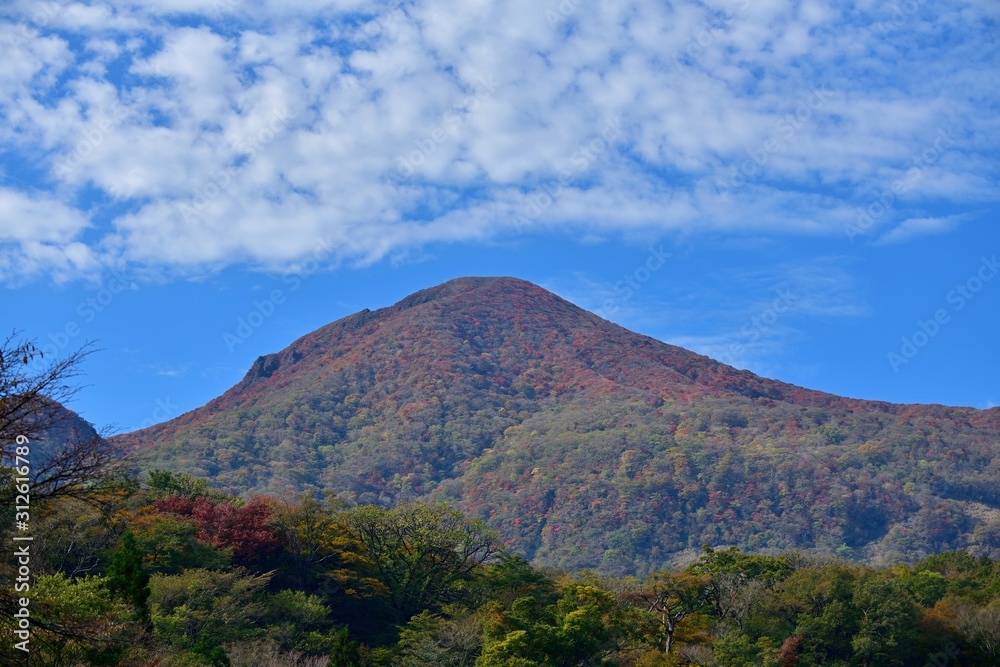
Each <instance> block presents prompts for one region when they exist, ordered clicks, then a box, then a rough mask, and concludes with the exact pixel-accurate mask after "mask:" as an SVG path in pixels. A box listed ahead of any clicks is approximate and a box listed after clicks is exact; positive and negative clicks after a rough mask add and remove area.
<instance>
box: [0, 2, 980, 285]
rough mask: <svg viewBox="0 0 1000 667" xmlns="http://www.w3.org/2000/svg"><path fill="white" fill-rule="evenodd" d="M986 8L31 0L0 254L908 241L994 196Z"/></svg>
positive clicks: (1, 169) (8, 142)
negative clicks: (562, 242) (742, 235)
mask: <svg viewBox="0 0 1000 667" xmlns="http://www.w3.org/2000/svg"><path fill="white" fill-rule="evenodd" d="M998 20H1000V9H998V7H997V5H996V3H994V2H991V1H990V0H956V1H951V0H949V1H945V2H940V3H918V2H911V3H904V5H902V6H884V5H882V4H879V3H874V2H869V1H863V2H858V3H854V4H853V5H850V6H847V5H843V4H841V3H824V2H818V1H815V0H806V1H802V2H790V3H786V2H780V3H779V2H774V1H773V0H712V1H711V2H698V3H696V2H680V3H674V4H667V3H662V2H651V1H646V0H635V1H632V2H620V3H612V4H608V3H604V4H600V3H591V2H583V1H582V0H559V1H556V0H552V1H550V2H542V3H541V4H539V3H536V2H531V1H528V0H508V1H507V2H494V1H490V0H461V1H457V0H454V1H453V0H439V1H438V2H434V3H429V2H422V1H421V2H407V3H402V4H385V3H374V2H366V1H362V0H332V1H323V0H301V1H299V2H280V3H279V2H276V1H270V2H263V3H253V4H251V3H248V2H245V1H241V0H218V1H217V2H215V3H214V4H213V3H206V2H200V1H199V2H194V1H193V0H190V1H187V0H185V1H178V0H169V1H168V0H141V1H139V0H131V1H127V0H107V1H104V2H101V1H99V0H95V1H93V2H55V3H41V4H39V3H35V2H27V1H26V0H15V1H13V2H8V3H6V8H5V10H4V14H3V15H2V17H0V52H2V55H3V57H2V59H0V60H2V62H3V65H0V115H2V117H3V121H4V122H3V123H2V124H0V177H2V181H0V270H2V271H3V274H4V276H5V277H6V278H7V279H8V280H10V279H24V278H26V277H31V276H51V277H54V278H55V279H57V280H64V279H72V278H73V277H75V276H79V275H84V274H86V273H88V272H92V271H94V270H95V269H96V268H97V267H99V266H101V265H102V264H109V263H113V264H120V263H127V264H129V265H131V266H135V267H138V268H140V269H141V270H143V271H149V272H154V273H164V274H185V273H198V272H203V271H206V270H211V269H213V268H219V267H223V266H227V265H232V264H244V265H249V266H254V267H262V268H273V267H281V266H288V265H290V264H293V263H295V262H296V261H300V260H302V259H303V258H304V257H307V256H310V255H311V254H313V253H314V251H315V248H316V247H317V246H318V245H322V246H323V247H332V248H333V249H334V252H333V253H332V254H330V255H329V257H330V261H332V262H350V263H366V262H372V261H378V260H379V259H381V258H383V257H386V256H387V255H390V254H391V253H394V252H398V251H405V250H407V249H413V248H418V247H420V246H423V245H426V244H429V243H436V242H472V241H481V240H486V239H494V238H502V237H512V236H515V235H518V234H526V233H532V232H534V231H536V230H545V231H551V230H553V229H556V230H558V229H566V230H568V231H573V232H574V233H575V232H579V231H580V230H585V231H593V232H598V233H608V232H613V233H626V234H628V233H631V232H635V231H649V230H652V231H654V232H655V231H660V232H664V233H669V232H681V233H692V232H694V233H697V232H699V231H703V230H711V231H720V230H721V231H730V232H745V231H753V232H759V231H770V232H773V233H795V234H825V235H831V236H840V237H842V238H843V237H844V235H845V233H846V234H847V236H848V237H851V238H853V236H857V235H860V236H862V237H864V238H868V239H872V240H875V239H879V238H881V239H882V241H881V242H884V243H889V242H902V241H905V240H908V239H909V238H911V237H914V236H917V235H920V234H923V233H930V232H935V231H943V230H942V229H941V227H942V226H946V225H948V224H949V223H948V222H947V221H946V218H947V216H948V215H960V214H961V213H963V212H965V211H967V210H973V209H975V210H983V209H984V208H989V207H990V206H993V205H995V204H996V200H997V192H998V191H1000V190H998V188H997V175H998V169H997V166H998V161H997V157H998V142H1000V139H998V137H1000V131H998V129H1000V128H998V119H1000V113H997V112H998V107H1000V104H998V102H1000V88H998V87H997V86H996V74H995V72H996V71H997V67H998V64H1000V62H998V61H1000V59H998V57H997V55H998V46H997V42H996V40H995V38H994V36H995V33H996V29H997V23H998ZM609 128H612V129H613V131H609ZM942 133H945V135H946V136H947V137H949V141H948V142H946V143H942V141H941V140H940V137H941V136H942ZM935 142H937V147H936V148H935ZM931 149H934V151H935V152H934V154H933V159H930V158H928V157H927V155H928V151H930V150H931ZM894 184H901V185H899V187H898V192H897V191H896V190H892V188H893V187H894ZM888 190H892V192H893V193H894V194H893V197H892V200H891V201H890V202H887V204H886V205H885V206H883V208H882V209H879V211H880V212H879V215H877V216H874V215H871V214H869V215H868V216H867V218H864V219H865V222H864V223H863V224H862V225H859V220H860V219H862V216H864V214H865V211H870V210H871V208H872V206H873V204H874V203H877V202H879V200H880V198H882V199H883V200H884V197H885V194H884V193H885V192H887V191H888ZM942 209H944V210H946V211H948V214H947V215H937V214H931V213H929V211H932V210H933V211H940V210H942ZM939 218H940V219H943V221H938V222H935V220H936V219H939ZM852 229H853V230H854V231H853V232H852V231H851V230H852ZM887 230H891V231H887ZM852 234H853V236H852Z"/></svg>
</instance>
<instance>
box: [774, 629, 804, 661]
mask: <svg viewBox="0 0 1000 667" xmlns="http://www.w3.org/2000/svg"><path fill="white" fill-rule="evenodd" d="M801 646H802V636H801V635H792V636H791V637H789V638H788V639H786V640H785V643H784V644H782V645H781V649H780V650H779V651H778V657H779V658H781V667H796V665H798V664H799V649H800V648H801Z"/></svg>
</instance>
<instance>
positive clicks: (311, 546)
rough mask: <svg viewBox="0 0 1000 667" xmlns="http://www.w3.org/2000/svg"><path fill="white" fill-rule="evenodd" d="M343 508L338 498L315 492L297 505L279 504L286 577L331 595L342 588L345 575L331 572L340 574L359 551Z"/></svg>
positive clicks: (278, 528) (276, 515)
mask: <svg viewBox="0 0 1000 667" xmlns="http://www.w3.org/2000/svg"><path fill="white" fill-rule="evenodd" d="M343 509H344V506H343V505H341V504H340V503H339V502H338V501H336V500H333V499H325V500H320V499H319V498H317V497H316V496H315V495H313V494H306V495H304V496H302V497H301V498H300V499H299V501H298V503H296V504H291V503H285V504H279V505H276V506H275V511H274V516H273V525H274V529H275V531H276V532H277V534H278V536H279V537H280V539H281V543H282V553H281V558H282V559H283V562H284V563H285V564H286V565H287V567H286V568H285V569H286V570H287V575H286V576H288V578H289V580H290V581H293V582H294V584H293V585H295V586H298V587H299V588H301V589H303V590H321V589H322V590H324V592H326V593H328V594H329V593H333V592H336V590H337V589H339V588H340V583H341V581H342V579H343V577H342V576H330V575H331V574H332V573H340V571H341V570H342V568H343V567H344V566H345V563H348V562H350V561H351V559H352V556H353V554H355V553H356V552H357V550H358V545H357V542H355V541H354V540H353V539H352V538H351V536H350V534H349V531H348V530H347V528H346V527H345V526H344V522H343V519H342V517H341V516H340V513H341V512H342V510H343ZM278 576H279V577H280V576H281V575H280V573H279V575H278Z"/></svg>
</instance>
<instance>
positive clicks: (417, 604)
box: [345, 504, 502, 623]
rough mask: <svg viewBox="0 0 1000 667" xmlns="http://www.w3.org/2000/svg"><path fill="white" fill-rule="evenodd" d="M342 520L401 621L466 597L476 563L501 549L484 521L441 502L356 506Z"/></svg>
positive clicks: (371, 578) (366, 568)
mask: <svg viewBox="0 0 1000 667" xmlns="http://www.w3.org/2000/svg"><path fill="white" fill-rule="evenodd" d="M345 521H346V526H347V529H348V530H349V531H350V533H351V536H352V537H353V538H354V539H355V540H356V541H357V543H358V545H359V546H360V553H359V555H360V556H361V559H362V560H361V562H360V563H359V565H360V570H361V571H362V572H363V573H364V574H366V575H367V578H368V580H369V581H371V582H373V585H374V590H375V591H377V593H378V594H381V595H383V596H384V597H385V599H386V600H387V602H388V604H389V607H390V608H391V609H392V611H393V612H394V615H395V620H397V622H400V623H405V622H406V621H408V620H409V619H410V617H412V616H413V615H414V614H417V613H419V612H421V611H424V610H431V611H435V610H438V609H440V607H441V605H442V604H445V603H449V602H455V601H458V600H461V599H463V598H464V597H466V594H467V590H468V587H467V584H468V583H469V582H470V581H471V580H472V579H473V577H474V575H475V574H476V573H477V571H478V570H479V568H481V567H482V566H483V565H485V564H487V563H489V562H491V561H492V560H493V559H494V558H495V557H496V556H497V555H498V554H499V553H500V552H501V550H502V546H501V544H500V541H499V537H498V536H497V535H496V533H494V532H493V531H491V530H489V529H488V528H487V527H486V525H485V524H484V523H483V522H481V521H470V520H468V519H466V518H465V517H463V516H462V514H461V513H460V512H456V511H455V510H452V509H449V508H447V507H445V506H443V505H422V504H408V505H403V506H400V507H398V508H394V509H387V508H382V507H376V506H365V507H358V508H355V509H352V510H350V511H348V512H347V513H346V518H345Z"/></svg>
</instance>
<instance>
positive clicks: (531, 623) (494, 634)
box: [476, 583, 634, 667]
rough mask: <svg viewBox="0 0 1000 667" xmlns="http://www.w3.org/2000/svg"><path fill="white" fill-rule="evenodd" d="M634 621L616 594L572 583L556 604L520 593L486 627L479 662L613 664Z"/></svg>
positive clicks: (503, 665)
mask: <svg viewBox="0 0 1000 667" xmlns="http://www.w3.org/2000/svg"><path fill="white" fill-rule="evenodd" d="M633 623H634V617H633V616H632V615H631V614H630V613H629V610H628V608H627V607H625V606H623V605H621V604H619V601H618V599H617V596H616V595H615V594H614V593H612V592H610V591H606V590H602V589H600V588H597V587H595V586H593V585H590V584H583V583H572V584H569V585H567V586H565V587H564V588H563V591H562V596H561V597H560V598H559V600H558V601H557V602H556V603H555V604H554V605H550V606H546V607H543V606H540V605H539V604H538V602H537V601H536V600H535V599H534V598H531V597H526V598H519V599H518V600H516V601H515V602H514V604H513V605H512V606H511V609H510V611H509V612H506V613H501V614H498V616H497V618H495V619H494V620H493V622H492V623H491V624H489V625H488V626H487V631H486V635H485V642H484V646H483V653H482V655H481V656H480V658H479V660H478V661H477V662H476V667H526V666H529V665H556V666H562V665H566V666H567V667H568V666H569V665H595V666H597V665H610V664H612V663H611V661H610V660H609V658H610V657H611V656H613V655H614V654H615V653H616V652H617V650H618V648H619V646H620V645H621V643H622V642H624V641H625V640H626V639H627V638H628V636H629V635H630V633H631V628H632V626H633Z"/></svg>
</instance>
